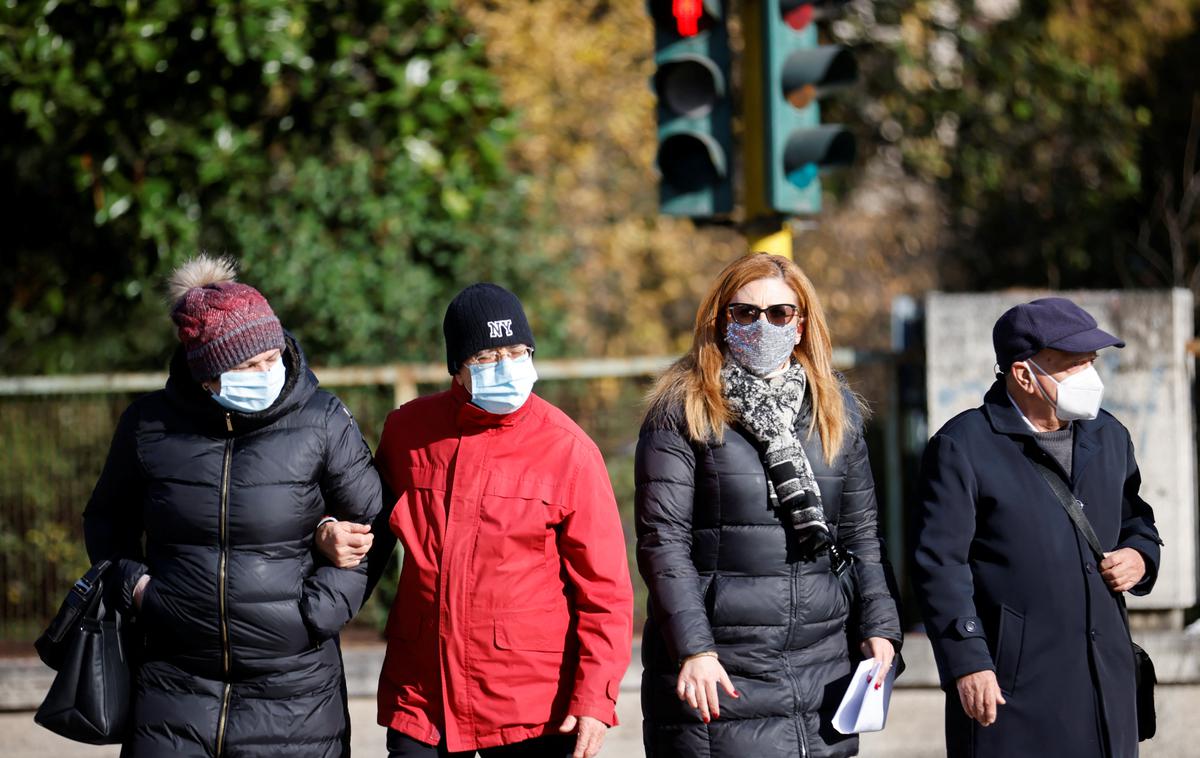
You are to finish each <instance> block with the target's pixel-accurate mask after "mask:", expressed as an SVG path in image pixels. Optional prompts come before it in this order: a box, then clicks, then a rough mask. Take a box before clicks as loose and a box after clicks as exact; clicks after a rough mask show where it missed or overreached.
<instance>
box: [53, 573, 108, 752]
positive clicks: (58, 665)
mask: <svg viewBox="0 0 1200 758" xmlns="http://www.w3.org/2000/svg"><path fill="white" fill-rule="evenodd" d="M110 565H111V562H110V561H100V562H99V563H97V564H96V565H95V566H92V568H91V569H89V570H88V572H87V573H86V574H84V575H83V577H81V578H80V579H79V581H77V582H75V585H74V586H73V587H71V591H70V592H68V593H67V599H66V600H64V601H63V604H62V607H60V608H59V609H58V614H57V615H56V616H55V617H54V620H53V621H52V622H50V626H49V628H47V629H46V631H45V632H44V633H43V634H42V636H41V637H39V638H38V640H37V642H35V643H34V647H35V648H37V652H38V656H40V657H41V659H42V661H43V662H44V663H45V664H46V665H47V666H49V667H50V668H52V669H54V670H55V671H57V672H58V674H57V675H56V676H55V677H54V683H53V684H51V685H50V691H49V693H47V694H46V699H45V700H44V701H43V702H42V705H41V707H40V708H38V710H37V714H36V715H35V716H34V717H33V718H34V721H36V722H37V723H39V724H41V725H42V726H44V727H45V728H47V729H49V730H50V731H52V732H54V733H55V734H59V735H62V736H63V737H66V738H67V739H70V740H75V741H76V742H86V743H89V744H92V745H107V744H113V743H119V742H121V741H122V740H123V738H124V737H125V733H126V729H127V727H128V724H129V710H130V709H129V704H130V696H131V693H130V665H129V658H128V655H127V650H126V647H125V644H124V641H123V640H122V636H121V635H122V626H123V624H122V620H121V617H120V614H118V613H116V612H114V611H111V610H109V609H107V608H105V606H104V600H103V595H104V573H105V571H107V570H108V568H109V566H110Z"/></svg>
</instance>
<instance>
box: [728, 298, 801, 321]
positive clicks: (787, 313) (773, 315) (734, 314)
mask: <svg viewBox="0 0 1200 758" xmlns="http://www.w3.org/2000/svg"><path fill="white" fill-rule="evenodd" d="M726 310H728V311H729V317H730V318H731V319H733V320H734V323H737V324H741V325H742V326H747V325H749V324H753V323H754V322H755V321H758V317H759V316H760V315H762V314H764V313H765V314H767V321H770V322H771V323H772V324H774V325H775V326H787V325H788V324H790V323H792V319H793V318H795V317H796V314H797V312H799V310H800V307H799V306H796V305H792V304H791V303H779V304H778V305H768V306H767V307H766V308H759V307H758V306H757V305H750V304H749V303H730V304H729V305H728V306H726ZM800 320H801V321H804V316H801V317H800Z"/></svg>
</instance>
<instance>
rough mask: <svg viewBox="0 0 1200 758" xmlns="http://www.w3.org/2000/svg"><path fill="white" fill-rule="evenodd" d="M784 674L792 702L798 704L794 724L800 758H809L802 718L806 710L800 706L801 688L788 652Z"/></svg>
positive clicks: (794, 714)
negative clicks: (797, 683)
mask: <svg viewBox="0 0 1200 758" xmlns="http://www.w3.org/2000/svg"><path fill="white" fill-rule="evenodd" d="M783 673H784V675H785V676H786V677H787V680H788V686H789V687H791V688H792V700H794V701H795V703H796V710H795V711H794V712H793V713H792V723H793V724H795V725H796V736H797V737H799V738H800V758H808V734H806V733H805V728H804V719H803V718H802V714H803V711H804V708H803V706H802V705H801V704H800V688H799V687H797V686H796V673H795V672H794V671H792V662H791V660H789V659H788V657H787V651H784V654H783Z"/></svg>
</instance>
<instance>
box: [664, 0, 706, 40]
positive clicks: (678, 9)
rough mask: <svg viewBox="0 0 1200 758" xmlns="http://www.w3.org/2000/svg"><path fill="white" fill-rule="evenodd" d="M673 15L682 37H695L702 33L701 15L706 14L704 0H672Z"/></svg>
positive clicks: (676, 27)
mask: <svg viewBox="0 0 1200 758" xmlns="http://www.w3.org/2000/svg"><path fill="white" fill-rule="evenodd" d="M671 15H672V16H674V17H675V29H676V30H677V31H678V32H679V36H680V37H695V36H696V35H697V34H699V33H700V17H701V16H703V15H704V2H703V0H671Z"/></svg>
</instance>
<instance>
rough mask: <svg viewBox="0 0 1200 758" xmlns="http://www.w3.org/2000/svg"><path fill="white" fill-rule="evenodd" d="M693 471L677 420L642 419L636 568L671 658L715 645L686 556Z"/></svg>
mask: <svg viewBox="0 0 1200 758" xmlns="http://www.w3.org/2000/svg"><path fill="white" fill-rule="evenodd" d="M695 474H696V451H695V449H694V448H693V446H692V444H691V442H690V441H689V440H688V439H687V438H686V437H685V436H684V433H683V430H682V429H681V428H680V426H679V424H672V423H669V422H666V421H654V420H650V421H647V423H646V424H645V425H644V426H643V428H642V432H641V435H640V436H639V438H638V444H637V455H636V459H635V463H634V477H635V482H636V488H637V489H636V494H635V501H634V506H635V510H636V517H637V527H636V528H637V561H638V570H639V571H640V572H641V574H642V578H643V579H645V581H646V586H647V588H648V589H649V592H650V604H651V613H652V614H653V616H654V620H655V622H656V623H657V625H658V626H659V629H660V630H661V632H662V634H663V637H664V638H665V640H666V643H667V647H668V649H669V650H670V653H671V654H672V655H673V656H675V658H676V660H682V659H683V658H686V657H688V656H690V655H695V654H696V653H702V652H705V651H707V650H714V649H715V648H716V644H715V643H714V641H713V634H712V627H711V626H710V624H709V621H708V616H707V614H706V613H705V610H704V596H703V595H702V594H701V591H700V576H699V573H698V572H697V571H696V565H695V564H694V563H693V562H692V557H691V551H692V513H693V510H694V505H695V504H694V502H693V497H694V495H695Z"/></svg>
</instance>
